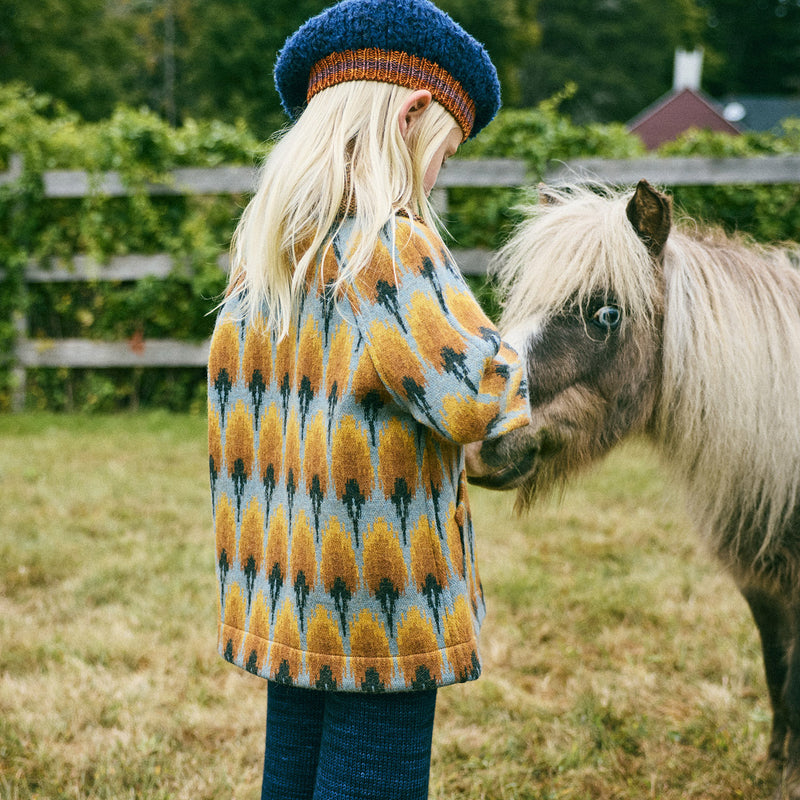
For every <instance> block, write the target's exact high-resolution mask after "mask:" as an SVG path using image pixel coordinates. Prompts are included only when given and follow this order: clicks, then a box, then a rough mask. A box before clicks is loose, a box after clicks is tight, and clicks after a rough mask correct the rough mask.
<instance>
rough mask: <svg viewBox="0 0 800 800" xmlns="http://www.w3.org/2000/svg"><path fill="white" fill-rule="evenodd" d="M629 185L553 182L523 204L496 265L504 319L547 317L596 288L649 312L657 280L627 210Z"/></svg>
mask: <svg viewBox="0 0 800 800" xmlns="http://www.w3.org/2000/svg"><path fill="white" fill-rule="evenodd" d="M630 194H631V193H630V192H615V191H614V190H612V189H610V188H608V187H598V186H595V187H593V189H591V190H590V189H586V188H584V187H572V188H570V189H569V190H563V191H562V190H554V189H548V202H546V203H539V204H538V205H535V206H528V207H525V208H524V209H522V210H523V211H524V213H525V215H526V221H525V222H523V223H522V225H521V226H520V227H519V228H518V229H517V231H516V232H515V234H514V236H513V237H512V238H511V239H510V240H509V241H508V243H507V244H506V245H505V246H504V247H503V248H501V250H500V251H499V252H498V254H497V256H496V258H495V260H494V262H493V264H492V272H493V274H494V275H495V276H496V278H497V281H498V285H499V287H500V290H501V293H502V296H503V316H502V322H501V324H502V327H503V328H504V329H509V328H514V327H516V326H521V325H524V323H525V320H526V319H529V318H530V317H531V316H533V315H536V316H537V317H539V318H540V320H541V321H546V320H547V319H549V318H550V317H552V316H554V315H555V314H557V313H558V312H559V311H561V310H564V309H566V308H569V307H572V306H574V305H578V306H584V305H586V304H587V303H588V301H589V300H590V299H594V298H596V297H597V296H600V297H607V298H612V297H613V299H614V301H615V302H616V303H617V304H619V305H621V306H622V307H623V308H624V309H625V311H626V312H627V313H628V314H631V315H633V316H634V317H636V318H638V319H640V320H652V318H653V315H654V312H655V311H656V309H657V306H658V299H657V298H658V281H657V279H656V274H655V271H654V268H653V263H652V261H651V259H650V257H649V254H648V252H647V247H646V246H645V244H644V243H643V242H642V241H641V239H640V238H639V236H638V235H637V234H636V231H635V230H634V229H633V227H632V226H631V224H630V223H629V222H628V219H627V217H626V214H625V208H626V205H627V202H628V200H629V199H630Z"/></svg>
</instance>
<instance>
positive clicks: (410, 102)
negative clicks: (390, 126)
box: [397, 89, 433, 139]
mask: <svg viewBox="0 0 800 800" xmlns="http://www.w3.org/2000/svg"><path fill="white" fill-rule="evenodd" d="M431 100H433V96H432V95H431V93H430V92H429V91H428V90H427V89H417V90H416V91H415V92H412V93H411V94H410V95H409V96H408V97H407V98H406V99H405V101H404V102H403V105H402V106H400V113H399V114H398V115H397V121H398V123H399V125H400V135H401V136H402V137H403V138H404V139H405V138H406V137H407V136H408V134H409V132H410V131H411V129H412V128H413V127H414V125H416V123H417V120H419V118H420V117H421V116H422V115H423V114H424V113H425V110H426V109H427V108H428V106H429V105H430V104H431Z"/></svg>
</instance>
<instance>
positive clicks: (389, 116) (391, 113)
mask: <svg viewBox="0 0 800 800" xmlns="http://www.w3.org/2000/svg"><path fill="white" fill-rule="evenodd" d="M410 94H411V90H409V89H406V88H403V87H401V86H395V85H393V84H387V83H377V82H369V81H351V82H346V83H342V84H338V85H336V86H332V87H330V88H328V89H325V90H324V91H322V92H320V93H319V94H317V95H315V96H314V97H312V98H311V100H310V101H309V103H308V106H307V108H306V109H305V110H304V111H303V113H302V114H301V116H300V117H299V118H298V120H297V121H296V122H295V124H294V125H293V126H292V127H290V128H288V129H287V130H286V131H285V133H284V134H283V136H282V138H281V139H280V140H279V141H278V142H277V143H276V144H275V146H274V147H273V148H272V150H271V151H270V153H269V155H268V156H267V158H266V160H265V162H264V165H263V167H262V169H261V174H260V178H259V185H258V189H257V191H256V193H255V195H254V196H253V198H252V200H251V201H250V203H249V204H248V206H247V208H246V209H245V211H244V213H243V214H242V217H241V219H240V221H239V224H238V226H237V228H236V231H235V233H234V236H233V241H232V244H231V250H232V269H231V277H230V283H229V287H230V288H229V292H231V291H233V292H240V293H241V295H242V307H243V312H244V313H245V314H246V316H247V318H248V320H249V321H251V322H253V323H255V322H256V321H258V320H259V319H260V320H262V321H263V324H265V325H266V327H267V328H268V329H271V330H277V331H279V334H280V335H281V336H283V335H285V334H286V332H287V331H288V328H289V323H290V320H291V314H292V309H293V308H294V306H295V304H296V299H297V297H298V295H299V293H300V292H301V290H302V288H303V286H304V285H305V281H306V277H307V274H308V272H309V269H310V268H313V265H314V264H315V262H316V257H317V255H318V253H319V251H320V250H321V248H323V246H325V245H326V242H327V246H330V241H331V236H330V234H331V232H332V229H333V228H334V225H335V224H336V221H337V218H341V217H342V212H343V211H347V213H348V214H353V215H354V216H355V218H356V229H357V230H358V231H359V232H360V236H359V237H358V241H357V244H356V246H355V248H354V250H353V251H352V252H350V253H348V254H347V256H348V257H347V263H346V264H343V265H341V268H340V270H339V274H338V276H337V277H336V285H335V287H334V288H335V289H339V288H340V287H341V285H342V284H344V283H347V282H350V281H352V280H353V278H354V277H355V276H356V275H357V274H358V273H359V271H360V270H362V269H364V268H365V267H366V266H367V265H368V264H369V260H370V258H371V256H372V253H373V251H374V249H375V246H376V244H377V240H378V236H379V234H380V232H381V230H382V229H383V228H384V226H385V225H386V224H387V223H390V224H391V223H392V221H393V219H394V217H395V215H396V214H397V212H398V211H404V212H405V213H408V214H416V215H419V216H420V217H421V218H422V219H423V221H424V222H425V223H426V224H428V225H430V226H431V227H434V228H435V227H436V224H437V218H436V214H435V212H434V210H433V208H432V207H431V205H430V203H429V202H428V198H427V196H426V194H425V188H424V183H423V178H424V175H425V172H426V170H427V167H428V164H429V163H430V161H431V159H432V157H433V155H434V153H435V152H436V151H437V150H438V149H439V147H440V146H441V145H442V143H443V142H444V140H445V139H446V138H447V136H448V135H449V134H450V132H451V131H452V130H453V128H454V127H456V125H457V123H456V121H455V119H454V118H453V116H452V115H451V114H450V113H449V112H448V111H446V110H445V109H444V107H443V106H441V105H440V104H439V103H437V102H435V101H432V102H431V103H430V106H429V107H428V108H427V109H426V111H425V113H424V114H422V116H421V117H420V118H419V119H418V121H417V123H416V124H415V125H414V126H413V128H412V129H411V131H410V133H409V136H408V138H407V139H404V138H403V136H402V135H401V132H400V127H399V124H398V115H399V113H400V109H401V107H402V105H403V102H404V100H406V99H407V98H408V96H409V95H410Z"/></svg>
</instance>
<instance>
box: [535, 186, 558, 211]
mask: <svg viewBox="0 0 800 800" xmlns="http://www.w3.org/2000/svg"><path fill="white" fill-rule="evenodd" d="M536 188H537V189H538V190H539V205H541V206H555V205H558V204H559V203H560V202H561V201H560V200H559V199H558V197H556V195H555V194H553V192H551V190H550V187H549V186H548V185H547V184H546V183H540V184H539V185H538V186H537V187H536Z"/></svg>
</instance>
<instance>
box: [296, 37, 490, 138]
mask: <svg viewBox="0 0 800 800" xmlns="http://www.w3.org/2000/svg"><path fill="white" fill-rule="evenodd" d="M358 80H362V81H379V82H380V83H394V84H397V85H399V86H405V87H406V88H407V89H427V90H428V91H429V92H430V93H431V95H433V98H434V100H437V101H438V102H439V103H441V105H443V106H444V107H445V108H446V109H447V110H448V111H449V112H450V113H451V114H452V115H453V116H454V117H455V119H456V122H458V124H459V126H460V127H461V130H462V131H463V132H464V138H465V139H466V138H467V137H468V136H469V134H470V131H471V130H472V126H473V124H474V123H475V103H474V102H473V101H472V98H470V96H469V95H468V94H467V93H466V91H464V87H463V86H462V85H461V84H460V83H459V82H458V81H457V80H456V79H455V78H454V77H453V76H452V75H450V73H449V72H447V71H446V70H444V69H442V68H441V67H440V66H439V65H438V64H434V63H433V62H432V61H428V59H426V58H421V57H420V56H415V55H411V54H410V53H401V52H399V51H396V50H380V49H378V48H376V47H369V48H365V49H363V50H345V51H343V52H341V53H331V54H330V55H329V56H326V57H325V58H323V59H321V60H320V61H318V62H317V63H316V64H315V65H314V66H313V68H312V69H311V75H310V77H309V82H308V94H307V96H306V102H307V101H308V100H310V99H311V98H312V97H313V96H314V95H315V94H317V93H318V92H321V91H322V90H323V89H327V88H328V87H330V86H335V85H336V84H338V83H345V82H347V81H358Z"/></svg>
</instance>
